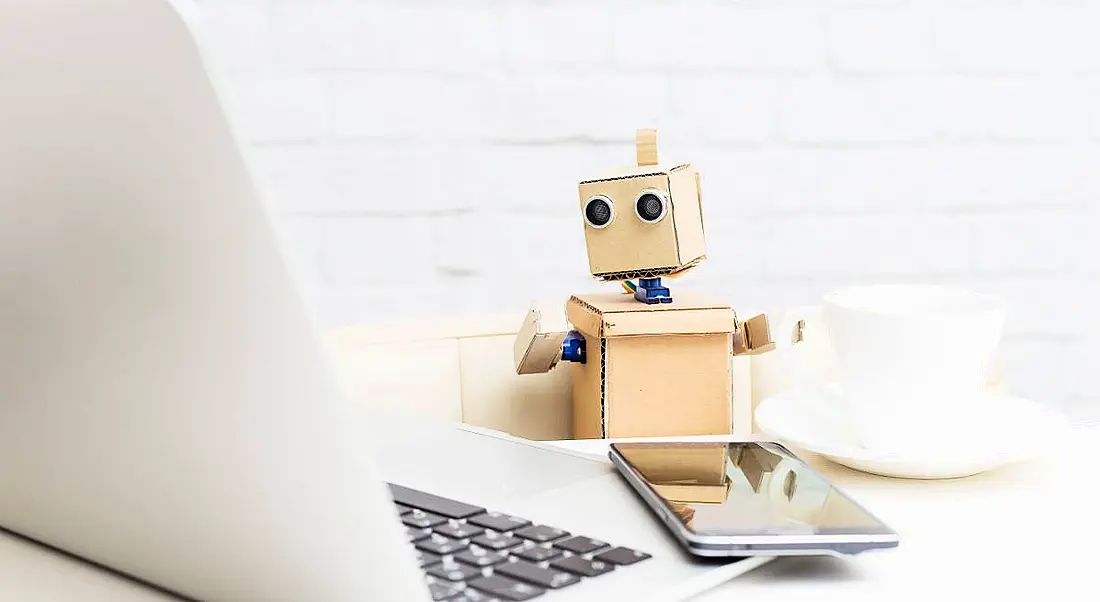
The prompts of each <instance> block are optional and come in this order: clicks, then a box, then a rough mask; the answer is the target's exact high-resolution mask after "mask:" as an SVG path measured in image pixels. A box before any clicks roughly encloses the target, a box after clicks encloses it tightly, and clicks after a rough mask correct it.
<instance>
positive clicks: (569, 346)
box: [561, 330, 587, 364]
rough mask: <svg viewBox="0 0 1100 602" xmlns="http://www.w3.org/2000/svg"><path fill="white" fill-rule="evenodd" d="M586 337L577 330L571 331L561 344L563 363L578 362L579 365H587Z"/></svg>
mask: <svg viewBox="0 0 1100 602" xmlns="http://www.w3.org/2000/svg"><path fill="white" fill-rule="evenodd" d="M586 347H587V345H585V342H584V335H582V334H581V333H579V332H577V331H576V330H570V331H569V332H568V333H566V335H565V340H563V341H562V342H561V359H562V361H563V362H576V363H578V364H583V363H585V360H586V358H587V354H586V353H585V350H586V349H585V348H586Z"/></svg>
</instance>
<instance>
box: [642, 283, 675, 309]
mask: <svg viewBox="0 0 1100 602" xmlns="http://www.w3.org/2000/svg"><path fill="white" fill-rule="evenodd" d="M634 298H635V299H637V300H638V301H641V302H642V303H646V304H649V305H653V304H655V303H672V294H671V293H669V291H668V287H665V286H662V285H661V279H660V278H639V279H638V289H637V290H636V291H634Z"/></svg>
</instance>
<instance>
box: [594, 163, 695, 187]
mask: <svg viewBox="0 0 1100 602" xmlns="http://www.w3.org/2000/svg"><path fill="white" fill-rule="evenodd" d="M688 167H690V164H688V163H666V164H663V165H629V166H626V167H616V168H612V169H605V170H603V171H600V172H598V173H597V174H596V175H595V176H594V177H591V178H586V179H584V180H581V181H580V183H581V184H587V183H589V182H604V181H607V180H621V179H624V178H637V177H640V176H656V175H662V174H663V175H667V174H669V173H671V172H673V171H676V170H679V169H686V168H688Z"/></svg>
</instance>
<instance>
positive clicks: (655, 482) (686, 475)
mask: <svg viewBox="0 0 1100 602" xmlns="http://www.w3.org/2000/svg"><path fill="white" fill-rule="evenodd" d="M616 447H617V449H618V450H619V452H620V453H621V454H622V456H623V458H624V459H625V460H626V461H627V462H628V463H629V464H630V465H631V466H633V467H634V468H635V470H637V471H638V473H640V474H641V476H642V478H643V479H645V481H646V482H647V484H648V485H649V486H650V487H651V488H652V489H653V490H654V492H656V493H657V494H658V495H659V496H660V497H661V498H663V499H664V501H665V503H666V504H667V505H668V506H669V508H670V509H671V510H672V511H673V512H674V513H675V514H676V515H677V516H678V517H679V518H680V520H681V521H682V522H683V523H684V525H685V526H687V527H688V528H689V529H691V530H692V531H695V532H696V533H700V534H707V533H716V534H717V533H729V532H731V531H753V532H761V531H763V532H771V531H781V532H783V533H792V532H793V533H799V532H814V531H815V530H819V529H821V528H826V529H827V528H841V527H863V526H868V527H870V526H875V525H876V524H877V522H876V521H875V520H874V519H873V518H872V517H870V516H869V515H867V514H866V513H865V512H864V511H862V509H860V508H859V507H858V506H856V505H855V504H854V503H852V502H851V500H849V499H847V498H846V497H845V496H844V495H843V494H841V493H840V492H839V491H837V490H836V489H835V488H833V487H832V486H831V485H830V484H829V483H828V482H827V481H825V480H824V479H822V478H821V477H820V476H818V475H817V474H816V473H815V472H814V471H813V470H811V469H810V468H809V467H807V466H806V465H805V464H803V463H802V462H801V461H800V460H798V459H797V458H795V457H793V456H788V455H785V454H781V453H778V452H777V451H773V450H772V449H771V448H768V447H763V446H760V445H757V444H751V443H694V444H678V445H668V446H662V445H641V444H637V445H635V444H622V445H617V446H616Z"/></svg>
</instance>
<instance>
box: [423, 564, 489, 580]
mask: <svg viewBox="0 0 1100 602" xmlns="http://www.w3.org/2000/svg"><path fill="white" fill-rule="evenodd" d="M428 574H429V575H432V576H435V577H439V578H440V579H446V580H447V581H466V580H467V579H473V578H474V577H480V576H481V569H475V568H474V567H472V566H468V565H465V564H458V563H455V562H444V563H442V564H437V565H435V566H433V567H431V568H429V569H428Z"/></svg>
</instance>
